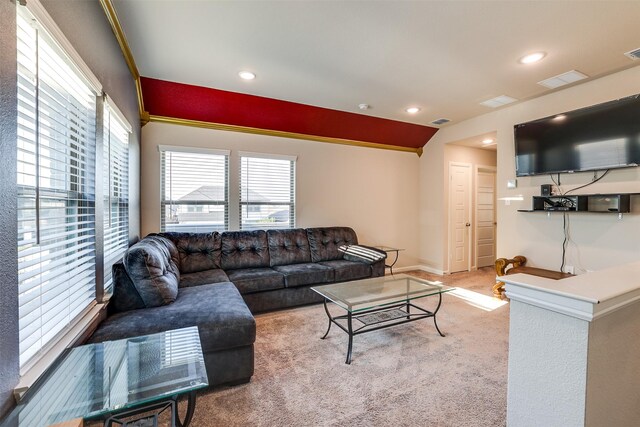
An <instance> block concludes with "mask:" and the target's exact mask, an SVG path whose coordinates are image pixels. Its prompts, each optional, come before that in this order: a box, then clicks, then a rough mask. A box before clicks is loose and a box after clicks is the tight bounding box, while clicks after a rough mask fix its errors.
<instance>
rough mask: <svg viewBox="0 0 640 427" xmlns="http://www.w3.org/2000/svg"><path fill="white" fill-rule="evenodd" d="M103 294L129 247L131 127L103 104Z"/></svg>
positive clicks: (110, 106)
mask: <svg viewBox="0 0 640 427" xmlns="http://www.w3.org/2000/svg"><path fill="white" fill-rule="evenodd" d="M103 124H104V126H103V183H102V185H103V187H102V188H103V194H104V204H103V207H104V213H103V215H104V290H105V294H107V293H110V292H111V285H112V283H111V267H112V266H113V264H115V263H116V262H117V261H119V260H120V259H121V258H122V256H123V255H124V253H125V251H126V250H127V248H128V247H129V133H130V129H131V128H130V126H129V124H128V123H126V122H125V121H124V120H123V119H121V118H120V116H119V115H118V114H116V112H115V109H114V107H113V106H112V105H111V104H110V103H109V102H105V103H104V115H103Z"/></svg>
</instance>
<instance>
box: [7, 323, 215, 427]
mask: <svg viewBox="0 0 640 427" xmlns="http://www.w3.org/2000/svg"><path fill="white" fill-rule="evenodd" d="M208 384H209V381H208V378H207V372H206V369H205V365H204V358H203V355H202V348H201V346H200V335H199V334H198V328H197V327H195V326H194V327H191V328H184V329H176V330H172V331H166V332H161V333H158V334H152V335H145V336H140V337H135V338H128V339H122V340H117V341H106V342H103V343H98V344H88V345H83V346H80V347H75V348H72V349H69V350H67V351H66V352H65V353H64V354H62V355H61V356H60V357H59V358H58V359H57V360H56V362H55V363H54V364H53V366H51V367H50V368H49V369H48V370H47V372H46V373H45V374H44V375H43V377H42V378H40V379H39V380H38V381H37V382H36V384H34V386H32V387H31V388H30V389H29V390H28V391H27V392H26V394H25V395H24V397H23V398H22V400H21V401H20V403H18V405H17V406H16V408H15V409H14V410H13V411H12V412H11V413H10V414H9V416H8V417H7V419H6V420H5V421H4V423H3V424H2V426H3V427H5V426H7V427H9V426H11V427H22V426H28V427H45V426H49V425H51V424H54V423H58V422H62V421H66V420H69V419H73V418H80V417H82V418H84V419H87V420H88V419H96V418H101V419H106V420H105V422H104V425H105V426H109V427H111V426H123V425H127V424H125V423H127V422H128V423H129V424H128V425H136V426H138V425H140V426H143V425H144V426H146V425H149V426H151V425H156V424H154V417H155V421H156V422H157V416H158V415H159V414H160V413H162V412H164V411H165V410H169V411H170V412H171V415H170V416H171V423H172V424H171V425H172V426H177V427H187V426H188V425H189V424H190V422H191V418H192V417H193V412H194V409H195V404H196V390H198V389H201V388H204V387H206V386H207V385H208ZM183 395H187V408H186V414H185V417H184V420H180V417H179V415H178V398H180V397H181V396H183ZM143 413H144V415H143V416H140V415H141V414H143ZM150 413H151V414H150ZM136 417H138V420H139V421H135V422H133V421H134V420H136ZM125 419H127V420H128V421H125ZM132 422H133V423H132Z"/></svg>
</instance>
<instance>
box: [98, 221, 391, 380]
mask: <svg viewBox="0 0 640 427" xmlns="http://www.w3.org/2000/svg"><path fill="white" fill-rule="evenodd" d="M357 243H358V240H357V236H356V233H355V232H354V231H353V229H351V228H349V227H322V228H308V229H287V230H268V231H264V230H258V231H230V232H224V233H217V232H214V233H160V234H151V235H149V236H147V237H145V238H144V239H142V240H141V241H140V242H138V243H136V244H135V245H133V246H132V247H131V248H129V250H128V251H127V253H126V254H125V256H124V258H123V261H122V262H120V263H117V264H116V265H114V267H113V280H114V294H113V297H112V298H111V300H110V302H109V309H108V313H109V316H108V318H107V320H105V321H104V322H103V323H102V324H101V325H100V326H99V327H98V329H97V330H96V332H95V333H94V334H93V336H92V337H91V339H90V341H91V342H101V341H106V340H114V339H122V338H129V337H133V336H139V335H147V334H151V333H156V332H161V331H165V330H170V329H177V328H183V327H188V326H198V328H199V331H200V340H201V344H202V351H203V354H204V359H205V365H206V368H207V372H208V375H209V384H210V385H211V386H215V385H220V384H236V383H242V382H247V381H249V380H250V378H251V376H252V375H253V369H254V368H253V367H254V360H253V343H254V341H255V334H256V328H255V320H254V318H253V315H252V313H257V312H262V311H269V310H276V309H281V308H287V307H293V306H298V305H303V304H309V303H315V302H320V301H322V298H321V297H320V296H319V295H318V294H316V293H315V292H313V291H312V290H311V289H310V287H311V286H313V285H320V284H325V283H334V282H342V281H348V280H357V279H364V278H368V277H377V276H382V275H384V258H385V257H386V254H385V253H384V252H380V251H376V250H374V249H372V248H369V249H371V251H370V253H371V254H372V256H370V257H362V256H359V255H357V256H356V255H352V254H351V253H350V252H349V251H345V248H348V247H349V246H352V245H357Z"/></svg>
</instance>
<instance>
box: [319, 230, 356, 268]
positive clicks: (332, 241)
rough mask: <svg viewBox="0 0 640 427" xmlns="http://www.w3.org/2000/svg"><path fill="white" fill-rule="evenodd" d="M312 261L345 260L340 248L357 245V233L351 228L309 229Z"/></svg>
mask: <svg viewBox="0 0 640 427" xmlns="http://www.w3.org/2000/svg"><path fill="white" fill-rule="evenodd" d="M307 237H308V238H309V247H310V249H311V261H313V262H321V261H332V260H338V259H342V258H343V252H341V251H340V246H343V245H357V244H358V237H357V236H356V232H355V231H353V229H352V228H349V227H321V228H308V229H307Z"/></svg>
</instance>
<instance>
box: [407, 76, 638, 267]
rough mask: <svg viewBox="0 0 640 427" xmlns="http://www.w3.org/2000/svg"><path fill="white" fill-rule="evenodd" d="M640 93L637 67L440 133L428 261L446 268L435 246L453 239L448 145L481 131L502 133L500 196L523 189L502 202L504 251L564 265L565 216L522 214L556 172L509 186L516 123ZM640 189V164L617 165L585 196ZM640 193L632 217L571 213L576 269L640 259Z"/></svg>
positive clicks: (429, 171)
mask: <svg viewBox="0 0 640 427" xmlns="http://www.w3.org/2000/svg"><path fill="white" fill-rule="evenodd" d="M636 93H640V67H637V66H636V67H633V68H630V69H627V70H625V71H621V72H619V73H615V74H611V75H608V76H605V77H602V78H600V79H597V80H593V81H590V82H587V83H584V84H581V85H578V86H574V87H571V88H568V89H565V90H561V91H557V92H553V93H550V94H549V95H546V96H543V97H539V98H536V99H533V100H530V101H526V102H522V103H519V104H517V105H514V106H512V107H507V108H504V109H500V110H498V111H494V112H491V113H488V114H485V115H482V116H479V117H475V118H473V119H470V120H467V121H464V122H462V123H459V124H455V125H452V126H448V127H446V128H444V129H441V130H440V131H438V133H436V135H435V136H434V138H432V140H431V141H430V142H429V143H428V144H427V145H426V146H425V149H424V154H423V156H422V157H421V159H420V201H419V215H420V219H419V222H420V226H421V236H420V259H421V260H422V261H423V262H424V263H425V264H427V265H429V266H430V267H432V268H436V269H443V265H444V264H443V259H444V253H443V246H442V245H441V244H433V242H442V241H443V239H444V238H445V237H446V234H445V233H446V229H445V228H444V225H445V224H446V222H445V217H444V214H443V211H442V209H440V207H441V206H442V205H443V203H445V201H446V199H445V197H444V192H443V188H444V185H443V177H444V171H443V167H444V146H445V144H446V143H448V142H452V141H459V140H462V139H465V138H468V137H471V136H474V135H481V134H484V133H489V132H493V131H497V141H498V175H497V193H498V194H497V195H498V197H499V198H500V197H505V196H513V195H518V194H522V195H523V196H524V200H523V201H522V202H511V204H510V205H505V203H504V202H498V210H497V215H498V218H497V219H498V239H497V245H498V246H497V250H498V251H497V255H498V256H504V257H513V256H515V255H518V254H521V255H525V256H526V257H527V258H528V259H529V264H530V265H533V266H539V267H543V268H550V269H556V270H557V269H559V268H560V263H561V251H562V240H563V232H562V215H557V214H555V215H551V216H550V217H547V215H546V214H544V213H519V212H517V210H518V209H529V208H530V207H531V196H534V195H539V194H540V185H541V184H548V183H551V180H550V178H549V177H548V176H537V177H524V178H518V188H517V189H515V190H507V188H506V182H507V180H508V179H514V178H515V162H514V145H513V126H514V125H515V124H517V123H522V122H526V121H529V120H534V119H537V118H540V117H545V116H549V115H552V114H557V113H561V112H565V111H570V110H574V109H577V108H582V107H586V106H590V105H594V104H598V103H602V102H606V101H610V100H613V99H617V98H621V97H624V96H628V95H632V94H636ZM591 177H592V174H591V173H579V174H574V175H567V174H564V175H562V183H563V186H564V189H565V190H566V189H569V188H572V187H574V186H577V185H579V184H585V183H587V182H589V181H590V179H591ZM606 192H640V168H629V169H622V170H614V171H611V172H610V173H609V175H607V177H605V178H604V179H603V180H602V181H601V182H599V183H597V184H594V185H593V186H591V187H588V188H586V189H583V190H580V191H579V192H578V193H579V194H580V193H583V194H586V193H606ZM639 199H640V198H638V197H636V198H635V201H634V203H633V206H632V209H633V210H634V211H635V212H634V213H632V214H627V215H625V216H624V218H623V219H622V220H618V219H617V216H616V215H608V214H594V213H582V214H578V213H574V214H569V215H568V216H569V218H570V227H571V237H572V240H573V242H574V243H575V244H571V245H570V246H569V251H568V260H567V264H569V265H573V266H575V267H576V270H577V271H576V272H578V273H580V272H584V271H585V270H587V269H588V270H597V269H601V268H604V267H607V266H612V265H620V264H624V263H627V262H631V261H634V260H637V259H638V258H640V200H639Z"/></svg>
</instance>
